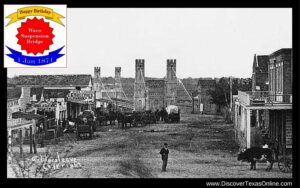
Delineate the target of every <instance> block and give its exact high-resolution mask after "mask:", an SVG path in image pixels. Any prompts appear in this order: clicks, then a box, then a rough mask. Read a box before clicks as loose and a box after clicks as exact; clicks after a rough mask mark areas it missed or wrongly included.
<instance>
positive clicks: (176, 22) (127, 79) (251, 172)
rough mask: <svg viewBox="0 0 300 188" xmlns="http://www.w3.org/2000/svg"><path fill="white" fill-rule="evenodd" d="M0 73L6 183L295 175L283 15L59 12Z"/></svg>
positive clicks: (288, 34) (282, 11) (288, 26)
mask: <svg viewBox="0 0 300 188" xmlns="http://www.w3.org/2000/svg"><path fill="white" fill-rule="evenodd" d="M67 20H68V22H67V45H66V46H67V49H66V50H67V54H68V57H67V68H37V67H34V68H8V69H7V143H8V144H7V178H266V179H268V178H282V179H285V178H291V179H292V178H293V157H292V138H293V135H292V130H293V117H292V112H293V107H292V101H293V100H292V99H293V95H292V92H293V91H292V83H293V49H292V8H68V9H67Z"/></svg>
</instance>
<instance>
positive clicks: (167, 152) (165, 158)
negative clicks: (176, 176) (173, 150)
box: [159, 143, 169, 172]
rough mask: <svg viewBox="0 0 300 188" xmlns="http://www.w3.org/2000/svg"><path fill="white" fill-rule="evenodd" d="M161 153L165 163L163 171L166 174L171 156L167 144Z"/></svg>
mask: <svg viewBox="0 0 300 188" xmlns="http://www.w3.org/2000/svg"><path fill="white" fill-rule="evenodd" d="M159 153H160V154H161V159H162V161H163V164H162V171H163V172H166V168H167V163H168V154H169V149H168V144H167V143H164V147H163V148H162V149H161V150H160V152H159Z"/></svg>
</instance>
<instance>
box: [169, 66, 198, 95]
mask: <svg viewBox="0 0 300 188" xmlns="http://www.w3.org/2000/svg"><path fill="white" fill-rule="evenodd" d="M171 69H172V71H173V72H174V74H175V77H176V80H177V83H179V84H180V85H182V87H183V89H184V91H185V93H186V94H187V96H188V97H189V99H190V100H191V101H192V100H193V99H192V97H191V95H190V94H189V92H188V91H187V90H186V88H185V86H184V84H183V83H182V81H181V79H180V78H178V77H177V75H176V72H175V70H174V68H173V67H171Z"/></svg>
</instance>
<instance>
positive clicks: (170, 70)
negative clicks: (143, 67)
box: [165, 59, 177, 106]
mask: <svg viewBox="0 0 300 188" xmlns="http://www.w3.org/2000/svg"><path fill="white" fill-rule="evenodd" d="M176 99H177V77H176V59H167V80H166V94H165V105H166V106H168V105H176Z"/></svg>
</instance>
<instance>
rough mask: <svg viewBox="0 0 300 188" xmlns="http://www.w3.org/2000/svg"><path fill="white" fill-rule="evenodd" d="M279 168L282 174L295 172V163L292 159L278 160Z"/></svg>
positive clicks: (283, 158)
mask: <svg viewBox="0 0 300 188" xmlns="http://www.w3.org/2000/svg"><path fill="white" fill-rule="evenodd" d="M278 168H279V169H280V171H281V172H285V173H287V172H291V171H292V170H293V161H292V159H290V158H287V157H282V158H280V159H279V160H278Z"/></svg>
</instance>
